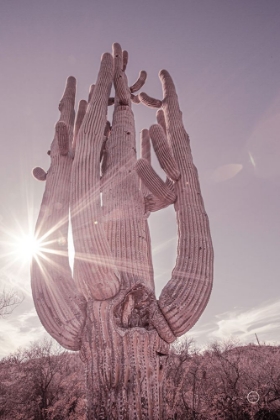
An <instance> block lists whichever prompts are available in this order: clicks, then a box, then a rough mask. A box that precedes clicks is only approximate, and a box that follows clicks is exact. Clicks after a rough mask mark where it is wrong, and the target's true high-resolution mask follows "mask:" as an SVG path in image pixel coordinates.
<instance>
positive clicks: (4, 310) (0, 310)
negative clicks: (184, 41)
mask: <svg viewBox="0 0 280 420" xmlns="http://www.w3.org/2000/svg"><path fill="white" fill-rule="evenodd" d="M23 299H24V296H23V295H22V294H21V293H18V292H17V291H16V290H14V289H9V290H6V289H5V288H4V289H2V291H1V292H0V318H4V317H5V316H7V315H10V314H11V313H12V312H13V310H14V309H15V308H16V307H17V306H18V305H19V304H20V303H21V302H22V301H23Z"/></svg>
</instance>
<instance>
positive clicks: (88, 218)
mask: <svg viewBox="0 0 280 420" xmlns="http://www.w3.org/2000/svg"><path fill="white" fill-rule="evenodd" d="M112 79H113V59H112V56H111V54H108V53H107V54H104V55H103V57H102V60H101V66H100V71H99V74H98V79H97V83H96V85H95V88H94V90H93V92H92V95H91V99H90V102H89V104H88V107H87V111H86V115H85V117H84V119H83V122H82V125H81V127H80V130H79V133H78V137H77V143H76V152H75V158H74V161H73V166H72V172H71V198H70V208H71V223H72V232H73V240H74V246H75V251H76V253H75V260H74V279H75V281H76V283H77V285H78V288H79V290H80V292H81V293H82V294H83V295H84V296H85V298H86V299H87V300H89V299H92V298H93V299H97V300H104V299H109V298H111V297H113V296H114V295H116V294H117V293H118V291H119V289H120V277H119V273H118V271H117V269H116V266H115V263H114V260H113V257H112V254H111V250H110V247H109V244H108V241H107V239H106V236H105V231H104V226H103V222H102V210H101V204H100V153H101V149H102V144H103V139H104V129H105V127H106V121H107V118H106V113H107V104H108V97H109V94H110V90H111V85H112Z"/></svg>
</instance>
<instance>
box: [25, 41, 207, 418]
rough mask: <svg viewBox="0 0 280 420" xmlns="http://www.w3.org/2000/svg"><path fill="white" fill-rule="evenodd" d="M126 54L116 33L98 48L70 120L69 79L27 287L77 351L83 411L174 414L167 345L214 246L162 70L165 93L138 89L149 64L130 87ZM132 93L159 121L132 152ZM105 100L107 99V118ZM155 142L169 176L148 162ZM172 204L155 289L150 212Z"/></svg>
mask: <svg viewBox="0 0 280 420" xmlns="http://www.w3.org/2000/svg"><path fill="white" fill-rule="evenodd" d="M127 61H128V53H127V52H126V51H123V50H122V49H121V46H120V45H119V44H117V43H115V44H114V45H113V52H112V54H109V53H106V54H104V55H103V56H102V59H101V65H100V70H99V74H98V77H97V81H96V84H95V85H92V86H91V88H90V94H89V98H88V101H85V100H82V101H80V103H79V106H78V110H77V115H76V119H75V111H74V104H75V92H76V80H75V78H74V77H69V78H68V79H67V82H66V88H65V91H64V94H63V96H62V99H61V101H60V103H59V111H60V118H59V121H58V122H57V124H56V127H55V135H54V139H53V141H52V143H51V148H50V151H49V152H48V153H49V155H50V159H51V164H50V168H49V170H48V171H47V172H45V171H44V170H43V169H41V168H35V169H34V170H33V175H34V176H35V177H36V178H37V179H39V180H44V181H45V182H46V185H45V192H44V196H43V200H42V204H41V208H40V213H39V217H38V221H37V224H36V232H35V234H36V237H37V238H38V239H39V240H40V242H41V245H42V246H41V250H40V253H39V254H37V255H36V257H34V258H33V262H32V267H31V283H32V292H33V298H34V303H35V307H36V310H37V313H38V315H39V318H40V320H41V322H42V324H43V326H44V327H45V329H46V330H47V331H48V333H49V334H50V335H51V336H52V337H53V338H55V340H57V341H58V342H59V343H60V344H61V345H62V346H63V347H65V348H66V349H70V350H75V351H79V352H80V357H81V359H82V360H83V362H84V364H85V372H86V386H87V418H88V419H110V420H112V419H131V420H132V419H149V420H156V419H171V418H175V417H174V415H175V412H176V401H174V399H172V398H173V395H170V394H172V389H171V390H170V388H169V387H168V378H167V377H166V369H165V366H166V363H167V360H168V353H169V347H170V343H172V342H173V341H174V340H175V339H176V338H177V337H180V336H181V335H182V334H184V333H186V332H187V331H188V330H189V329H190V328H191V327H192V326H193V325H194V324H195V323H196V321H197V320H198V318H199V317H200V315H201V313H202V312H203V310H204V308H205V307H206V305H207V302H208V299H209V296H210V293H211V288H212V279H213V248H212V242H211V236H210V230H209V222H208V217H207V214H206V212H205V209H204V204H203V199H202V196H201V191H200V186H199V180H198V175H197V170H196V167H195V166H194V164H193V160H192V155H191V149H190V141H189V137H188V134H187V133H186V131H185V129H184V125H183V121H182V113H181V111H180V108H179V103H178V98H177V94H176V89H175V85H174V83H173V81H172V78H171V76H170V75H169V73H168V72H167V71H166V70H162V71H161V72H160V73H159V77H160V80H161V83H162V88H163V99H161V100H158V99H154V98H151V97H149V96H148V95H147V94H145V93H140V94H137V93H136V92H138V91H139V89H141V88H142V86H143V85H144V83H145V80H146V76H147V75H146V72H144V71H141V72H140V75H139V78H138V80H137V81H136V82H135V83H134V85H132V86H131V87H129V85H128V81H127V77H126V73H125V69H126V65H127ZM112 85H114V90H115V96H114V97H113V98H112V97H110V92H111V87H112ZM132 102H134V103H142V104H145V105H147V106H150V107H153V108H158V111H157V122H158V124H154V125H152V126H151V127H150V129H149V130H147V129H144V130H143V131H142V132H141V151H142V155H141V158H140V159H138V160H137V156H136V142H135V122H134V115H133V112H132V108H131V104H132ZM109 105H113V106H114V112H113V120H112V122H111V123H110V122H108V121H107V108H108V106H109ZM139 106H141V105H139ZM151 143H152V145H153V149H154V151H155V153H156V156H157V158H158V160H159V163H160V165H161V167H162V168H163V170H164V171H165V172H166V176H167V178H166V181H165V182H164V181H162V179H161V178H159V176H158V175H157V174H156V173H155V171H154V170H153V168H152V166H151V160H150V155H151V152H150V148H151V146H150V145H151ZM101 195H102V200H101ZM170 204H173V205H174V209H175V212H176V218H177V224H178V251H177V260H176V265H175V267H174V269H173V272H172V277H171V279H170V280H169V281H168V282H167V284H166V286H165V287H164V289H163V290H162V292H161V295H160V297H159V299H158V300H157V299H156V297H155V291H154V276H153V266H152V258H151V242H150V234H149V227H148V222H147V219H148V216H149V214H150V212H153V211H159V210H161V209H162V208H164V207H166V206H168V205H170ZM69 218H70V220H71V225H72V234H73V242H74V247H75V258H74V268H73V273H72V270H71V269H70V266H69V259H68V244H67V238H68V228H69Z"/></svg>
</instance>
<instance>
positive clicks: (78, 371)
mask: <svg viewBox="0 0 280 420" xmlns="http://www.w3.org/2000/svg"><path fill="white" fill-rule="evenodd" d="M160 357H161V358H162V365H163V369H164V372H165V379H164V400H165V406H166V407H167V409H166V410H165V411H166V413H168V419H169V420H175V419H176V420H188V419H198V420H211V419H224V420H243V419H244V420H247V419H248V420H249V419H255V420H262V419H263V420H265V419H268V420H273V419H280V347H279V346H278V347H273V346H255V345H247V346H237V345H234V344H231V343H227V344H225V345H219V344H217V343H215V344H212V345H211V346H209V347H208V349H207V350H204V351H203V352H201V351H198V350H196V349H194V348H191V347H190V345H189V344H188V343H186V344H185V345H182V346H181V347H180V348H179V349H178V348H177V349H176V351H175V350H174V351H173V352H172V353H171V354H170V356H169V357H167V356H160ZM249 393H251V394H250V395H249ZM248 395H249V397H248ZM248 398H249V400H251V402H250V401H249V400H248ZM0 418H1V419H3V420H12V419H13V420H33V419H34V420H63V419H73V420H74V419H79V420H84V419H86V401H85V383H84V366H83V363H82V362H81V361H80V359H79V355H78V354H77V353H70V352H67V351H63V350H62V349H61V348H60V347H59V346H56V345H55V344H54V343H53V342H52V341H48V340H44V341H43V342H38V343H34V344H32V345H31V346H30V347H29V348H28V349H24V350H20V351H18V352H17V353H15V354H13V355H11V356H8V357H6V358H4V359H2V360H1V361H0Z"/></svg>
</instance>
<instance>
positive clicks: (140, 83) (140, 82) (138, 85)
mask: <svg viewBox="0 0 280 420" xmlns="http://www.w3.org/2000/svg"><path fill="white" fill-rule="evenodd" d="M146 79H147V72H145V70H141V71H140V73H139V77H138V79H137V80H136V82H135V83H134V84H133V85H132V86H130V88H129V89H130V92H131V93H135V92H137V91H138V90H139V89H141V87H142V86H144V84H145V82H146Z"/></svg>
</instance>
